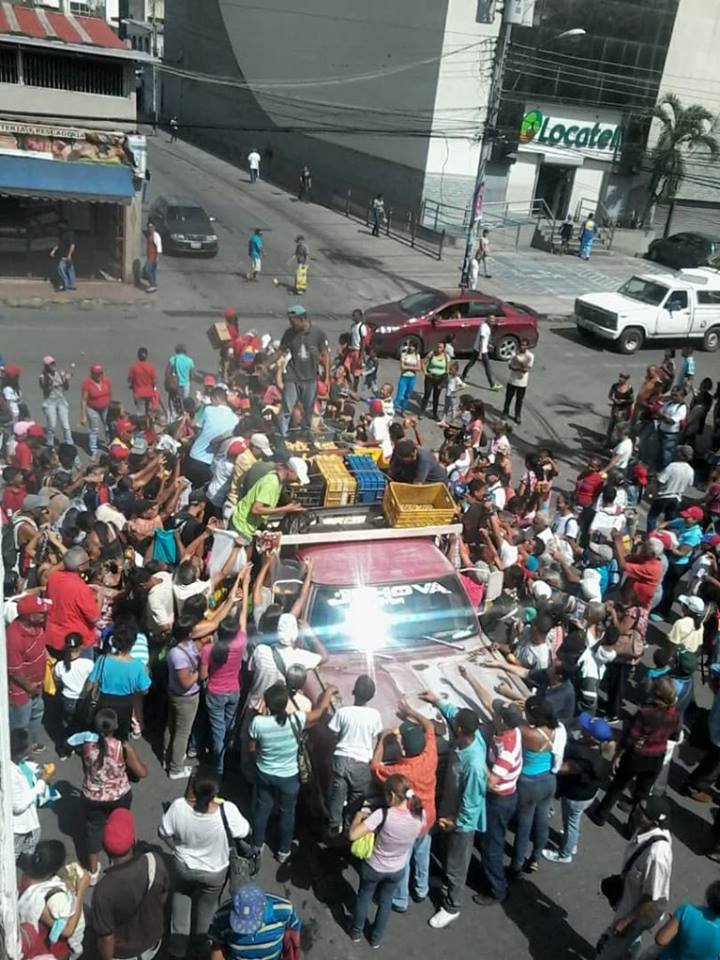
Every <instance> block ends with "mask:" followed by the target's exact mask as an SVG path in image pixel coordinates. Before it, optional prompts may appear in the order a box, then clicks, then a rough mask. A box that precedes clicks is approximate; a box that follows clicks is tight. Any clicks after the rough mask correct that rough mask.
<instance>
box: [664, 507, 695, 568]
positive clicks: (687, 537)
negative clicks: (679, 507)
mask: <svg viewBox="0 0 720 960" xmlns="http://www.w3.org/2000/svg"><path fill="white" fill-rule="evenodd" d="M668 527H669V528H670V529H671V530H673V531H674V532H675V535H676V536H677V539H678V546H679V547H686V546H690V547H692V548H693V549H692V550H691V551H690V552H689V553H686V554H684V555H681V554H679V553H673V555H672V556H673V561H674V562H675V566H685V565H686V564H688V563H690V558H691V557H692V554H693V550H694V549H695V547H698V546H700V544H701V543H702V538H703V532H702V530H701V529H700V524H699V523H694V524H693V525H692V526H691V527H687V526H685V521H684V520H683V519H682V517H678V519H677V520H673V521H672V523H669V524H668Z"/></svg>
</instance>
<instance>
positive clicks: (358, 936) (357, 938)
mask: <svg viewBox="0 0 720 960" xmlns="http://www.w3.org/2000/svg"><path fill="white" fill-rule="evenodd" d="M350 940H351V941H352V942H353V943H362V932H361V931H360V930H351V931H350Z"/></svg>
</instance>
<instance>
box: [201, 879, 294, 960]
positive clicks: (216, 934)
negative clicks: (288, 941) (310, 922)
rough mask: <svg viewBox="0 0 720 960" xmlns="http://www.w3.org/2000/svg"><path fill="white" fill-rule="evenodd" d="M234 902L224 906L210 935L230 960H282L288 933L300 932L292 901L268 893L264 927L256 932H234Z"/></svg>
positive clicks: (216, 916)
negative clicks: (284, 940)
mask: <svg viewBox="0 0 720 960" xmlns="http://www.w3.org/2000/svg"><path fill="white" fill-rule="evenodd" d="M231 907H232V903H231V902H230V901H228V903H226V904H224V905H223V906H222V907H220V909H219V910H218V912H217V913H216V914H215V916H214V917H213V921H212V923H211V924H210V930H209V936H210V939H211V941H212V942H213V943H214V944H217V945H218V946H222V947H224V948H225V956H226V957H227V958H228V960H280V957H281V956H282V946H283V937H284V936H285V931H286V930H294V931H296V932H299V931H300V928H301V927H302V923H301V921H300V917H298V915H297V914H296V913H295V911H294V910H293V906H292V904H291V903H290V901H289V900H283V898H282V897H276V896H274V895H273V894H271V893H266V894H265V915H264V917H263V924H262V926H261V927H260V929H259V930H257V931H256V932H255V933H246V934H243V933H235V931H234V930H233V928H232V927H231V926H230V910H231Z"/></svg>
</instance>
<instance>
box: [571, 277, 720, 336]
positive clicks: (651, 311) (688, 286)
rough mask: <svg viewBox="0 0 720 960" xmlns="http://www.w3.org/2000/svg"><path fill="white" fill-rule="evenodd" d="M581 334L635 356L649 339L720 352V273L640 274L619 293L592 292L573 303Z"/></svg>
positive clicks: (625, 284) (632, 278) (621, 288)
mask: <svg viewBox="0 0 720 960" xmlns="http://www.w3.org/2000/svg"><path fill="white" fill-rule="evenodd" d="M575 323H576V324H577V328H578V332H579V333H588V334H592V335H593V336H595V337H599V338H601V339H602V340H608V341H612V343H613V344H614V345H615V347H616V349H617V350H619V351H620V353H635V351H636V350H639V349H640V347H641V346H642V345H643V343H644V342H645V340H655V339H657V340H683V341H685V340H690V339H698V340H702V348H703V350H708V351H715V350H717V349H718V347H720V271H717V270H714V269H712V268H710V267H699V268H697V269H694V270H679V271H678V272H677V273H675V274H673V273H656V274H642V275H640V276H636V277H630V279H629V280H628V281H627V282H626V283H624V284H623V285H622V287H620V289H619V290H618V291H617V293H588V294H586V295H585V296H584V297H578V298H577V299H576V300H575Z"/></svg>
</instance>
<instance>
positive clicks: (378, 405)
mask: <svg viewBox="0 0 720 960" xmlns="http://www.w3.org/2000/svg"><path fill="white" fill-rule="evenodd" d="M368 409H369V410H370V413H383V411H384V410H385V407H384V406H383V402H382V400H378V399H377V398H376V399H375V400H371V401H370V403H369V405H368Z"/></svg>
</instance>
